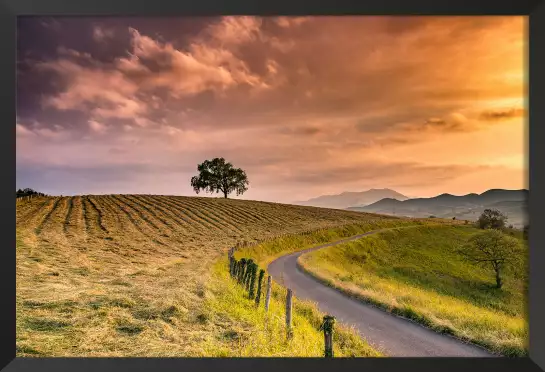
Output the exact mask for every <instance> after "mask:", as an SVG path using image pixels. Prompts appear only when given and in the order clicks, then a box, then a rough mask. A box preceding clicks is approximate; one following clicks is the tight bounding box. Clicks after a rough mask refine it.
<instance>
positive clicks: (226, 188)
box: [191, 158, 250, 198]
mask: <svg viewBox="0 0 545 372" xmlns="http://www.w3.org/2000/svg"><path fill="white" fill-rule="evenodd" d="M197 170H198V171H199V175H198V176H194V177H192V178H191V186H192V187H193V190H195V192H196V193H197V194H198V193H199V192H200V191H201V190H204V191H205V192H209V193H211V194H213V193H219V192H221V193H223V196H224V197H225V198H227V195H229V194H230V193H232V192H236V194H237V195H241V194H243V193H244V192H246V191H247V190H248V185H249V184H250V182H249V181H248V177H247V176H246V172H244V171H243V170H242V169H240V168H234V167H233V165H232V164H231V163H228V162H226V161H225V159H224V158H214V159H212V160H205V161H204V162H203V163H202V164H199V165H198V166H197Z"/></svg>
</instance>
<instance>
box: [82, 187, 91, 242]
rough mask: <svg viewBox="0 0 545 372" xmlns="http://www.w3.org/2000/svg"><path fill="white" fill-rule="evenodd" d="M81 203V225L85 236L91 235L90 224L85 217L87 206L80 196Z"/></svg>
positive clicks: (83, 198)
mask: <svg viewBox="0 0 545 372" xmlns="http://www.w3.org/2000/svg"><path fill="white" fill-rule="evenodd" d="M80 203H81V218H82V219H83V225H84V226H85V232H86V233H87V235H89V234H90V233H91V224H90V222H89V219H88V217H87V205H86V204H85V196H80Z"/></svg>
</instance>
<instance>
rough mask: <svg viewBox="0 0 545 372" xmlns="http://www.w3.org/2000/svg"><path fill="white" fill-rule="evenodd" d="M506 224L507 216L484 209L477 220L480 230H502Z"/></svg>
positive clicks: (495, 210) (496, 211)
mask: <svg viewBox="0 0 545 372" xmlns="http://www.w3.org/2000/svg"><path fill="white" fill-rule="evenodd" d="M506 222H507V216H506V215H505V214H503V213H502V212H500V211H499V210H497V209H485V210H484V211H483V213H482V214H481V216H480V217H479V219H478V220H477V225H478V226H479V228H481V229H503V228H504V227H505V223H506Z"/></svg>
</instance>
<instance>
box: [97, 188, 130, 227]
mask: <svg viewBox="0 0 545 372" xmlns="http://www.w3.org/2000/svg"><path fill="white" fill-rule="evenodd" d="M92 199H93V202H94V203H95V206H96V207H97V208H98V209H100V210H101V212H102V223H103V224H104V226H105V227H106V229H108V231H110V232H115V231H123V224H122V223H121V218H120V216H121V214H120V213H119V208H117V207H115V206H112V205H111V204H110V202H109V201H108V197H107V196H103V195H101V196H93V197H92ZM108 226H109V227H108Z"/></svg>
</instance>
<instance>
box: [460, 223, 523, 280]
mask: <svg viewBox="0 0 545 372" xmlns="http://www.w3.org/2000/svg"><path fill="white" fill-rule="evenodd" d="M519 247H520V243H519V241H518V240H517V239H516V238H514V237H512V236H509V235H506V234H504V233H502V232H501V231H500V230H495V229H490V230H486V231H483V232H480V233H478V234H476V235H474V236H472V237H471V238H470V239H469V241H468V242H467V244H466V245H465V246H464V247H462V249H460V253H461V254H462V255H463V256H464V257H465V258H466V259H468V260H470V261H473V262H475V263H477V264H480V265H484V266H487V267H490V268H492V269H493V270H494V272H495V274H496V287H497V288H501V287H502V285H503V280H502V276H501V273H502V270H503V268H504V267H505V266H506V265H513V264H515V263H516V262H518V261H519V258H520V257H519V254H520V252H519V249H518V248H519Z"/></svg>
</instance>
